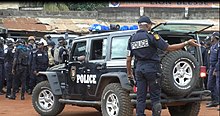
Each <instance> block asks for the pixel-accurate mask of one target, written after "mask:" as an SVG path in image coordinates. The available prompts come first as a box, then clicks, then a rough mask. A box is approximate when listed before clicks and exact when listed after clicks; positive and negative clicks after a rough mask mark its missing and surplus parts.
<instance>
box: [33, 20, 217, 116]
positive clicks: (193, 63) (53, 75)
mask: <svg viewBox="0 0 220 116" xmlns="http://www.w3.org/2000/svg"><path fill="white" fill-rule="evenodd" d="M211 26H213V24H208V23H207V24H200V23H189V22H166V23H161V24H159V25H157V26H155V27H154V28H152V31H153V32H156V33H158V34H159V35H160V36H161V37H162V38H163V39H165V40H166V41H167V42H168V43H169V44H174V43H181V42H183V41H186V40H187V39H188V38H194V39H196V40H197V41H198V42H200V38H199V33H200V32H201V31H203V30H205V29H207V28H209V27H211ZM135 32H136V30H127V31H115V32H105V33H98V34H89V35H85V36H81V37H76V38H75V39H74V40H73V43H72V47H71V51H70V54H69V59H66V62H65V63H63V64H59V65H56V66H53V67H51V68H49V69H48V70H47V71H44V72H40V74H41V75H44V76H45V78H47V81H43V82H41V83H39V84H37V85H36V87H35V88H34V90H33V93H32V105H33V107H34V109H35V110H36V112H38V113H39V114H40V115H58V114H59V113H61V112H62V111H63V109H64V106H65V105H67V104H71V105H77V106H87V107H94V108H96V109H97V110H98V111H99V112H100V113H102V115H103V116H133V109H134V108H135V107H136V102H137V100H136V87H135V86H134V87H132V86H131V85H130V84H129V82H128V79H127V74H126V49H127V43H128V39H129V38H130V36H131V35H132V34H134V33H135ZM189 49H190V48H189V46H187V47H185V48H184V49H182V50H179V51H174V52H164V51H161V52H160V56H161V66H162V69H163V75H164V76H163V78H162V82H161V87H162V94H161V103H162V106H163V109H167V108H168V110H169V112H170V114H171V115H172V116H177V115H178V116H197V115H198V113H199V110H200V103H201V101H206V100H210V97H209V96H207V95H208V94H210V91H208V90H205V89H204V86H203V80H204V78H205V76H206V70H205V67H204V66H203V61H202V54H201V48H200V47H195V48H194V49H193V50H194V51H193V54H192V52H189ZM78 56H85V57H84V58H85V59H84V60H83V61H79V60H78V58H77V57H78ZM146 97H147V100H146V104H147V107H146V109H149V110H151V105H150V103H151V101H150V99H149V98H150V97H149V94H147V96H146Z"/></svg>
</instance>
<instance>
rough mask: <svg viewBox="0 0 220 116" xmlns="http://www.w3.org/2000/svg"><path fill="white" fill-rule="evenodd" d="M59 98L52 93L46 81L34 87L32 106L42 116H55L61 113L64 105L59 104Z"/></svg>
mask: <svg viewBox="0 0 220 116" xmlns="http://www.w3.org/2000/svg"><path fill="white" fill-rule="evenodd" d="M58 100H59V96H56V95H54V94H53V93H52V90H51V88H50V85H49V82H48V81H43V82H40V83H39V84H37V85H36V87H35V88H34V90H33V93H32V105H33V107H34V109H35V111H37V112H38V113H39V114H41V115H43V116H55V115H58V114H59V113H60V112H62V111H63V109H64V107H65V104H62V103H60V102H59V101H58Z"/></svg>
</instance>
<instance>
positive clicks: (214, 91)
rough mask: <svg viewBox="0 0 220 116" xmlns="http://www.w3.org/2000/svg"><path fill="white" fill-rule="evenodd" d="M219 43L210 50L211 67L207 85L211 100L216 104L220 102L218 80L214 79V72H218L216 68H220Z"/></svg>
mask: <svg viewBox="0 0 220 116" xmlns="http://www.w3.org/2000/svg"><path fill="white" fill-rule="evenodd" d="M217 51H218V43H216V44H214V45H212V46H211V48H210V58H209V62H210V64H209V65H210V66H209V74H208V83H207V87H208V89H209V90H210V91H211V98H212V101H214V102H218V101H219V95H218V92H217V88H216V87H217V86H218V85H217V86H216V84H217V82H218V81H217V78H216V77H214V75H213V71H214V70H216V68H217V69H218V68H219V64H218V63H217V62H218V54H217Z"/></svg>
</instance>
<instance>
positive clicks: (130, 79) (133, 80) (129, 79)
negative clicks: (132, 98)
mask: <svg viewBox="0 0 220 116" xmlns="http://www.w3.org/2000/svg"><path fill="white" fill-rule="evenodd" d="M128 82H129V84H130V85H131V86H132V87H134V86H136V81H135V79H134V77H132V76H128Z"/></svg>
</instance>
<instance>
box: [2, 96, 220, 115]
mask: <svg viewBox="0 0 220 116" xmlns="http://www.w3.org/2000/svg"><path fill="white" fill-rule="evenodd" d="M17 96H18V97H17V98H16V100H9V99H7V98H5V95H0V116H39V114H38V113H37V112H35V110H34V108H33V107H32V104H31V96H30V95H27V94H25V97H26V99H25V100H23V101H22V100H20V95H19V93H18V94H17ZM205 103H206V102H202V106H201V110H200V113H199V116H220V115H219V113H220V112H218V111H217V107H215V108H206V107H205ZM146 114H147V116H151V111H150V110H146ZM60 116H101V114H100V113H99V112H98V111H97V110H96V109H94V108H90V107H78V106H72V105H66V106H65V108H64V110H63V112H62V113H61V114H60ZM134 116H135V110H134ZM161 116H170V115H169V113H168V110H167V109H165V110H163V111H162V115H161Z"/></svg>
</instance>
